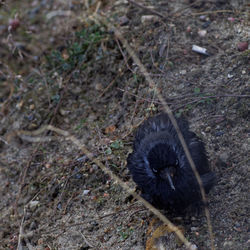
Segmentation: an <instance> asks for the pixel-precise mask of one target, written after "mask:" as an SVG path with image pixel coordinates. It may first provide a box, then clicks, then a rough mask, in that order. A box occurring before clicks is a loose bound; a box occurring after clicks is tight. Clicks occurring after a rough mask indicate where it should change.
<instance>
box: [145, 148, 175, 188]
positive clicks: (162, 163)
mask: <svg viewBox="0 0 250 250" xmlns="http://www.w3.org/2000/svg"><path fill="white" fill-rule="evenodd" d="M147 160H148V162H149V166H150V168H151V170H152V172H153V173H154V175H155V176H156V178H160V179H163V180H166V181H168V183H169V185H170V186H171V188H172V189H173V190H175V186H174V181H173V179H174V177H175V175H176V172H177V169H178V167H179V160H178V157H177V154H176V153H175V151H174V150H173V148H172V147H170V146H169V145H168V144H165V143H160V144H157V145H155V146H154V147H153V148H152V149H151V150H150V151H149V153H148V157H147Z"/></svg>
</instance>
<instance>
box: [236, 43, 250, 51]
mask: <svg viewBox="0 0 250 250" xmlns="http://www.w3.org/2000/svg"><path fill="white" fill-rule="evenodd" d="M237 48H238V50H239V51H245V50H247V49H248V42H240V43H238V45H237Z"/></svg>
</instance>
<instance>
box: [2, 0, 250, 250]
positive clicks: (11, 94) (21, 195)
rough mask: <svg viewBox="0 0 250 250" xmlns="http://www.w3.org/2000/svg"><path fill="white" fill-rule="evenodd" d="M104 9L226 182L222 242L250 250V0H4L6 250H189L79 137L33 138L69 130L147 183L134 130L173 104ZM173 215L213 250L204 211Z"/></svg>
mask: <svg viewBox="0 0 250 250" xmlns="http://www.w3.org/2000/svg"><path fill="white" fill-rule="evenodd" d="M138 4H139V5H138ZM95 13H98V14H101V15H102V17H103V20H106V22H107V23H111V24H112V25H114V26H116V28H117V29H118V30H119V31H120V32H121V33H122V34H123V36H124V37H125V39H126V40H127V41H128V43H129V44H130V46H131V47H132V48H133V50H134V52H135V53H136V55H137V56H138V57H139V58H140V60H141V62H142V63H143V65H144V66H145V67H146V69H147V72H148V73H149V75H150V76H151V78H153V80H154V81H155V82H156V85H157V88H158V89H159V90H160V92H161V94H162V95H163V97H164V98H165V100H166V102H167V103H168V104H169V106H170V107H171V109H172V110H173V112H174V113H175V114H176V115H177V116H180V115H182V116H184V117H186V119H187V120H189V122H190V127H191V129H192V130H193V131H194V132H196V133H197V134H198V135H199V136H200V137H201V138H202V140H203V141H204V143H205V145H206V149H207V153H208V156H209V160H210V163H211V168H212V170H213V171H214V172H215V174H216V177H217V183H216V185H215V187H214V188H213V189H212V191H211V192H210V193H209V195H208V200H209V211H210V215H211V220H212V226H213V233H214V238H215V248H216V249H249V248H250V238H249V216H248V215H249V209H248V207H249V206H248V205H249V147H250V138H249V132H250V130H249V97H250V93H249V90H250V89H249V49H248V42H249V30H250V29H249V25H248V21H249V4H247V1H244V0H242V1H241V0H238V1H234V0H210V1H203V0H198V1H192V0H179V1H164V0H162V1H155V0H150V1H146V0H140V1H126V0H117V1H115V0H113V1H105V0H103V1H94V0H93V1H85V0H82V1H80V0H79V1H73V0H72V1H64V0H55V1H49V0H42V1H37V0H32V1H31V0H30V1H18V0H16V1H14V0H13V1H1V2H0V108H1V114H0V116H1V119H0V183H1V185H0V197H1V199H0V218H1V219H0V228H1V230H0V249H19V250H20V249H39V250H40V249H46V250H47V249H79V250H85V249H103V250H104V249H109V250H116V249H124V250H125V249H135V250H141V249H147V250H150V249H185V247H184V246H183V245H182V244H181V243H180V241H179V240H178V239H177V238H176V236H175V235H174V234H173V233H171V232H168V231H167V230H165V229H163V227H164V226H163V225H162V224H161V222H160V221H159V220H158V219H156V217H155V216H154V215H152V213H151V212H149V211H148V209H147V208H145V207H144V206H143V204H142V203H140V202H139V201H136V200H135V199H133V198H132V197H131V196H130V195H129V194H128V193H127V192H126V191H125V190H123V189H122V188H121V187H120V185H119V184H118V183H117V182H115V181H114V180H113V179H112V178H111V177H110V176H108V175H106V174H104V173H103V172H102V170H101V169H100V168H99V167H98V166H97V165H96V164H95V163H94V162H93V161H92V160H90V159H88V157H86V155H84V154H83V152H82V151H81V150H80V149H79V148H77V147H76V146H75V145H74V144H73V143H72V141H70V140H65V138H64V136H62V135H59V134H58V133H54V132H49V131H45V132H43V133H41V134H24V133H22V132H21V131H23V130H24V131H36V130H37V129H39V128H41V127H43V126H44V125H48V124H50V125H53V126H55V127H57V128H60V129H63V130H65V131H68V132H69V133H70V134H71V135H74V136H75V137H76V138H77V139H79V140H80V142H81V143H82V144H83V145H85V146H86V147H87V148H88V150H90V151H91V153H92V155H93V157H94V158H96V159H99V160H100V161H101V162H102V163H104V164H105V166H107V167H108V168H109V169H111V170H112V172H113V173H115V174H116V175H118V176H119V177H120V178H121V179H122V180H123V181H124V182H126V183H127V184H129V185H130V186H131V187H135V184H134V183H133V182H132V179H131V177H130V175H129V173H128V170H127V168H126V158H127V155H128V154H129V152H131V148H132V147H131V146H132V142H133V132H134V130H135V128H136V127H137V126H138V125H139V124H140V123H141V122H142V121H143V120H144V119H145V118H146V117H148V116H151V115H154V114H157V113H159V112H161V111H162V110H163V105H162V104H161V102H160V101H159V99H158V97H157V95H156V94H155V91H154V88H152V87H149V83H148V82H147V81H146V80H145V77H144V76H143V74H141V72H140V68H139V67H138V66H137V65H136V64H135V62H134V61H133V60H132V58H131V57H130V55H129V53H128V51H127V49H126V47H125V46H124V45H123V41H121V40H119V39H118V38H117V36H116V35H115V33H114V30H112V28H110V27H107V26H106V25H105V24H104V23H102V22H100V21H97V20H96V19H95V18H94V14H95ZM193 45H197V46H200V47H203V48H205V49H206V50H207V51H206V53H207V55H204V54H201V53H198V52H195V51H192V46H193ZM163 212H164V214H165V215H166V216H167V217H168V218H169V219H170V220H171V221H173V222H174V223H175V225H177V226H178V227H180V228H181V230H182V231H183V233H184V235H185V237H186V238H187V239H188V240H189V241H190V242H191V243H192V244H193V249H210V247H211V241H210V238H209V234H208V230H207V222H206V217H205V215H204V212H201V213H200V214H194V213H193V212H192V211H190V212H189V213H187V214H186V215H185V216H183V217H175V216H174V215H170V214H168V212H167V211H163ZM159 229H162V230H159ZM157 230H158V231H157ZM159 231H160V233H158V232H159Z"/></svg>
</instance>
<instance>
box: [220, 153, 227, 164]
mask: <svg viewBox="0 0 250 250" xmlns="http://www.w3.org/2000/svg"><path fill="white" fill-rule="evenodd" d="M219 158H220V160H221V161H223V162H227V161H228V159H229V155H228V153H227V152H223V153H221V154H220V156H219Z"/></svg>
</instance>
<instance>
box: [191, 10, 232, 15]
mask: <svg viewBox="0 0 250 250" xmlns="http://www.w3.org/2000/svg"><path fill="white" fill-rule="evenodd" d="M217 13H234V11H233V10H214V11H204V12H196V13H192V15H193V16H198V15H208V14H217Z"/></svg>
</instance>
